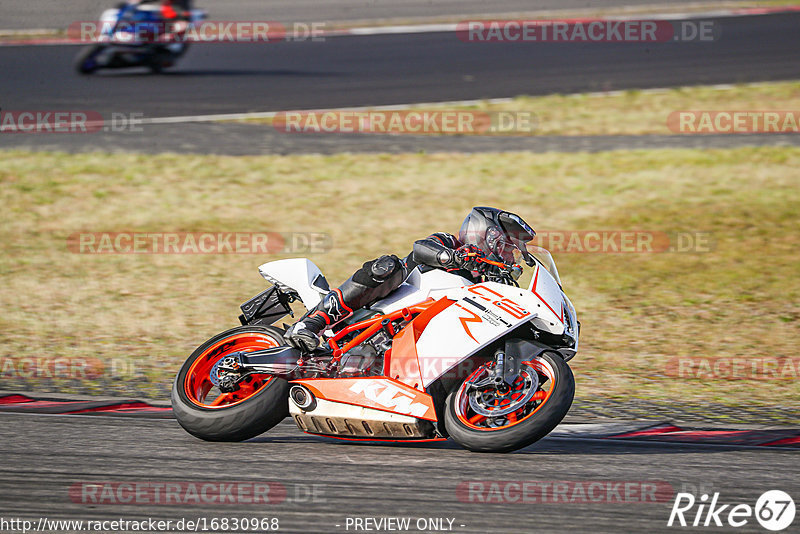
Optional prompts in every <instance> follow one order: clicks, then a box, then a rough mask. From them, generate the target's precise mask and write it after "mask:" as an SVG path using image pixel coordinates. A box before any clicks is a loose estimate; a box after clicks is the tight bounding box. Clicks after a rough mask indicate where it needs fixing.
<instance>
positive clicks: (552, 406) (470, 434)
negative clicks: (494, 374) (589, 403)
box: [444, 352, 575, 452]
mask: <svg viewBox="0 0 800 534" xmlns="http://www.w3.org/2000/svg"><path fill="white" fill-rule="evenodd" d="M492 365H494V362H490V363H488V364H485V365H483V366H481V367H479V368H478V369H477V370H476V371H475V372H474V373H472V374H471V375H470V376H468V377H467V378H466V379H465V380H464V382H463V383H462V384H461V386H460V387H459V388H458V389H456V390H455V391H453V392H451V393H450V395H449V396H448V397H447V401H446V403H447V405H446V409H445V417H444V419H445V427H446V429H447V431H448V432H449V434H450V437H452V438H453V439H454V440H455V441H456V442H457V443H458V444H460V445H461V446H462V447H464V448H466V449H469V450H471V451H474V452H510V451H514V450H517V449H521V448H523V447H527V446H528V445H530V444H531V443H533V442H535V441H538V440H540V439H542V438H543V437H544V436H546V435H547V434H549V433H550V432H551V431H552V430H553V429H554V428H555V427H556V426H557V425H558V424H559V423H560V422H561V420H562V419H564V416H566V415H567V412H568V411H569V408H570V406H571V405H572V399H573V397H574V396H575V378H574V377H573V375H572V370H571V369H570V368H569V366H568V365H567V363H566V362H565V361H564V359H563V358H561V357H560V356H559V355H558V354H556V353H554V352H543V353H541V354H540V355H538V356H536V357H533V358H530V359H528V360H523V362H522V366H521V367H520V372H519V375H517V377H516V379H515V380H514V383H513V384H512V385H508V384H505V383H504V384H502V385H501V386H500V387H498V388H496V387H495V386H493V385H490V386H485V387H476V385H477V384H479V383H480V382H481V380H482V379H483V378H485V377H486V376H487V375H488V374H489V373H490V371H491V366H492Z"/></svg>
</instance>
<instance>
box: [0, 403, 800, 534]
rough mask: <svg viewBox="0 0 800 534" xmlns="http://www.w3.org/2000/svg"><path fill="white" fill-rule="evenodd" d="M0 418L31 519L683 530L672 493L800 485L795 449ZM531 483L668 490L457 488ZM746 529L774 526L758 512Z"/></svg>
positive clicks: (727, 497) (16, 493) (21, 508)
mask: <svg viewBox="0 0 800 534" xmlns="http://www.w3.org/2000/svg"><path fill="white" fill-rule="evenodd" d="M0 424H2V425H3V427H4V428H6V429H10V428H13V429H14V431H13V432H6V433H4V438H3V440H2V444H1V445H0V452H1V453H2V458H3V462H2V467H0V492H2V495H3V496H4V499H3V500H4V502H3V507H2V508H3V516H4V517H6V518H8V517H18V518H26V519H32V520H33V521H38V519H39V518H40V517H47V518H48V519H50V520H53V519H67V518H68V519H84V520H89V519H91V520H98V519H109V520H111V519H128V520H135V519H139V520H141V519H146V518H154V519H162V520H172V521H176V520H178V519H180V518H187V519H196V518H199V517H205V518H208V519H209V520H210V518H213V517H228V518H231V517H258V518H262V517H268V518H271V517H277V518H278V519H279V522H280V531H281V532H348V531H349V532H353V531H354V530H353V527H352V526H351V528H350V530H346V529H345V526H346V520H347V518H348V517H351V518H353V517H360V518H364V517H384V516H391V517H408V518H411V520H412V525H413V524H414V522H416V521H417V519H419V518H450V519H454V521H453V530H452V532H474V533H518V532H565V531H567V530H570V531H574V532H614V533H616V532H645V531H647V532H679V531H681V530H686V529H680V528H676V527H672V528H668V527H667V526H666V523H667V520H668V518H669V512H670V510H671V506H672V500H673V498H674V492H680V491H682V490H688V491H690V492H695V493H697V492H703V491H705V492H712V493H713V492H719V493H720V497H719V502H720V503H749V504H750V505H751V506H752V505H754V504H755V501H756V499H757V498H758V496H759V495H761V493H763V492H764V491H766V490H770V489H782V490H783V491H786V492H788V493H789V494H794V495H797V493H798V490H800V481H799V480H798V478H797V476H796V474H797V458H798V456H797V452H796V451H795V452H791V451H788V450H775V449H758V448H736V447H725V446H699V445H679V444H664V443H661V444H657V443H642V442H639V443H634V442H624V443H620V442H602V443H600V442H598V440H582V439H578V438H576V439H572V438H546V439H544V440H542V441H540V442H539V443H537V444H534V445H533V446H531V447H528V448H527V449H524V450H522V451H519V452H517V453H513V454H507V455H499V454H498V455H494V454H491V455H484V454H475V453H470V452H467V451H465V450H463V449H460V448H459V447H457V446H456V445H455V444H453V443H452V442H443V443H434V444H429V445H422V446H420V445H417V446H409V445H403V446H383V445H381V446H375V445H363V444H357V443H348V442H338V441H334V440H329V439H321V438H316V437H312V436H307V435H304V434H302V433H300V431H298V430H297V429H296V428H295V427H294V425H293V424H291V423H290V422H289V421H286V422H284V423H282V424H281V425H279V426H278V427H276V428H275V429H273V431H271V432H268V433H267V434H264V435H262V436H260V437H258V438H255V439H253V440H251V441H249V442H245V443H235V444H232V443H207V442H203V441H199V440H197V439H195V438H193V437H191V436H189V435H188V434H186V433H185V432H184V431H183V430H182V429H181V428H180V427H179V426H178V424H177V422H175V421H174V420H171V419H167V420H163V419H162V420H158V419H139V418H114V417H105V416H46V415H28V414H25V415H23V414H8V413H5V414H0ZM520 480H529V481H530V480H536V481H548V482H555V481H574V482H582V483H584V484H588V483H589V482H590V481H604V482H613V481H625V482H641V481H649V482H656V483H658V484H659V487H667V488H671V489H670V491H669V492H668V494H667V495H666V496H664V497H663V498H661V497H659V498H658V499H657V501H658V502H655V503H652V502H648V503H641V502H633V503H629V504H621V503H619V502H600V503H585V502H580V500H579V499H577V500H575V501H572V500H571V501H570V502H559V503H558V504H553V503H546V504H541V503H527V504H520V503H496V502H492V503H481V502H469V499H468V498H466V497H465V494H463V493H457V488H458V487H459V484H460V483H462V482H466V481H520ZM110 482H111V483H120V482H122V483H129V484H135V483H149V484H151V485H157V484H161V483H167V482H172V483H174V482H194V483H196V484H198V485H199V484H201V483H207V482H212V483H214V482H216V483H228V482H258V483H264V482H276V483H279V484H282V485H283V488H285V491H286V494H285V496H286V499H285V500H282V499H280V500H282V502H279V503H267V504H264V503H260V504H257V505H253V504H241V503H240V504H231V503H226V504H218V503H215V504H203V505H200V506H198V505H196V504H194V501H192V500H190V499H189V498H188V496H187V495H186V494H183V493H181V495H183V496H184V497H186V499H185V500H183V501H181V502H182V504H175V502H174V500H173V501H172V502H171V503H169V504H159V505H155V504H149V503H147V498H141V499H139V500H140V503H138V504H137V502H136V500H137V498H134V499H133V502H130V503H124V504H123V503H120V502H118V501H117V500H116V497H113V498H111V497H108V496H106V497H102V496H101V497H98V498H99V499H100V502H95V503H92V502H91V497H85V496H84V493H82V491H84V490H83V489H81V488H84V486H82V484H87V483H88V484H92V483H94V484H98V485H99V484H108V483H110ZM314 484H316V487H313V486H312V485H314ZM664 484H667V485H668V486H664ZM71 488H72V492H70V490H71ZM76 488H77V489H76ZM275 494H276V493H273V495H275ZM509 495H511V498H513V496H514V494H513V493H510V494H509ZM658 495H661V492H660V491H659V493H658ZM151 497H152V496H151ZM111 500H114V502H110V501H111ZM245 500H246V499H245ZM465 501H467V502H465ZM186 502H189V503H190V504H185V503H186ZM693 517H694V515H693V513H692V514H691V515H687V518H688V519H689V520H691V519H693ZM723 520H724V514H723ZM445 524H447V523H446V522H445ZM336 525H340V526H339V527H337V526H336ZM461 525H464V526H463V527H462V526H461ZM706 530H710V531H713V532H717V531H720V530H722V529H713V528H711V529H706ZM790 530H791V529H790ZM790 530H787V531H786V532H789V531H790ZM414 531H417V530H415V529H412V530H411V532H414ZM423 531H430V530H423ZM693 531H694V530H693ZM726 531H730V528H728V530H726ZM736 531H737V532H764V530H763V529H761V527H760V526H759V525H758V524H757V523H756V522H755V520H754V519H753V518H751V519H750V522H749V524H748V525H747V526H745V527H743V528H739V529H736Z"/></svg>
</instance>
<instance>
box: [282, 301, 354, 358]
mask: <svg viewBox="0 0 800 534" xmlns="http://www.w3.org/2000/svg"><path fill="white" fill-rule="evenodd" d="M352 314H353V310H352V309H351V308H350V307H348V306H347V304H345V302H344V298H342V291H341V290H340V289H334V290H333V291H331V292H330V293H328V294H327V295H325V296H324V297H322V301H321V302H320V303H319V304H318V305H317V307H316V308H314V309H313V310H311V311H310V312H308V313H307V314H305V315H304V316H303V318H302V319H300V320H299V321H298V322H296V323H295V324H293V325H292V326H291V327H289V330H287V331H286V335H285V338H286V341H287V342H288V343H289V344H290V345H292V346H293V347H295V348H298V349H300V350H302V351H305V352H311V351H312V350H314V349H316V348H317V347H318V346H319V344H320V336H321V335H322V332H323V331H325V330H326V329H328V328H330V327H332V326H334V325H335V324H337V323H339V322H341V321H344V320H345V319H347V318H348V317H350V316H351V315H352Z"/></svg>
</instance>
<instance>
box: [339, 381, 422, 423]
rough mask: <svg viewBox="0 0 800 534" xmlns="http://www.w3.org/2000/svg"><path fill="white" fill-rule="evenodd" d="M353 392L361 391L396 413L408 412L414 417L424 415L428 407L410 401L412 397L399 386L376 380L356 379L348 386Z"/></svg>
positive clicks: (373, 400)
mask: <svg viewBox="0 0 800 534" xmlns="http://www.w3.org/2000/svg"><path fill="white" fill-rule="evenodd" d="M350 391H352V392H353V393H363V394H364V396H365V397H366V398H367V399H369V400H371V401H372V402H374V403H375V404H379V405H381V406H383V407H384V408H386V409H389V410H392V411H394V412H397V413H403V414H408V415H411V416H414V417H424V416H425V414H426V413H428V407H427V406H425V405H424V404H422V403H419V402H412V401H413V400H414V397H412V396H411V395H408V394H406V393H405V392H404V391H403V390H401V389H400V388H398V387H396V386H393V385H391V384H387V383H382V382H379V381H377V380H357V381H356V383H355V384H353V385H352V386H351V387H350Z"/></svg>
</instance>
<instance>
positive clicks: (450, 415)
mask: <svg viewBox="0 0 800 534" xmlns="http://www.w3.org/2000/svg"><path fill="white" fill-rule="evenodd" d="M476 261H478V262H479V263H478V266H479V269H480V271H481V272H482V273H483V281H482V282H481V283H478V284H473V283H472V282H470V281H469V280H466V279H464V278H462V277H460V276H457V275H455V274H452V273H448V272H445V271H442V270H438V269H433V270H426V271H425V272H423V271H422V270H420V269H419V268H417V269H415V270H414V271H412V272H411V274H410V275H409V276H408V278H407V279H406V281H405V282H404V283H403V284H402V285H401V286H400V287H399V288H398V289H397V290H395V291H394V292H393V293H392V294H390V295H389V296H388V297H386V298H385V299H383V300H381V301H379V302H377V303H375V304H373V305H372V306H371V307H370V308H369V309H362V310H356V312H355V313H354V314H353V316H352V317H351V318H350V319H349V320H348V321H346V324H344V325H342V326H341V327H339V328H338V330H337V331H336V332H331V331H329V332H327V333H326V342H327V343H326V344H327V346H325V347H324V348H322V349H317V350H315V351H314V352H313V353H310V354H303V353H301V352H300V351H299V350H297V349H295V348H290V347H288V346H285V342H284V338H283V334H284V332H285V331H284V330H282V329H279V328H276V327H273V326H270V325H271V324H272V323H274V322H275V321H276V320H277V319H278V318H280V317H282V316H285V315H286V314H287V313H290V312H291V310H290V307H289V304H290V303H291V302H293V301H295V300H300V301H302V303H303V305H304V306H305V307H306V308H307V309H312V308H313V307H315V306H316V305H317V304H318V303H319V301H320V299H321V296H323V295H325V294H326V293H327V292H328V291H329V287H328V283H327V281H326V280H325V277H324V276H323V275H322V273H321V272H320V271H319V269H318V268H317V267H316V266H315V265H314V264H313V263H312V262H311V261H309V260H307V259H292V260H281V261H276V262H270V263H265V264H263V265H261V266H260V267H259V270H260V272H261V274H262V276H264V278H266V279H267V280H268V281H270V282H272V283H273V286H272V287H271V288H269V289H268V290H266V291H264V292H263V293H261V294H260V295H258V296H256V297H254V298H253V299H251V300H250V301H248V302H246V303H245V304H243V305H242V306H241V309H242V311H243V314H242V315H241V316H240V321H241V323H242V325H243V326H241V327H237V328H234V329H232V330H228V331H227V332H223V333H221V334H219V335H217V336H215V337H213V338H211V339H210V340H208V341H207V342H206V343H204V344H203V345H201V346H200V347H199V348H198V349H197V350H195V351H194V353H192V355H191V356H190V357H189V359H188V360H187V361H186V363H184V365H183V367H182V368H181V370H180V372H179V373H178V376H177V377H176V380H175V383H174V386H173V390H172V405H173V410H174V413H175V416H176V418H177V420H178V422H179V423H180V424H181V425H182V426H183V427H184V429H186V430H187V431H188V432H189V433H191V434H193V435H195V436H197V437H200V438H202V439H206V440H211V441H238V440H244V439H248V438H251V437H253V436H256V435H258V434H261V433H262V432H265V431H266V430H268V429H269V428H271V427H272V426H274V425H276V424H277V423H279V422H280V421H281V420H283V419H284V418H285V417H286V416H287V415H290V414H291V416H292V418H293V419H294V421H295V423H296V424H297V426H298V427H299V428H300V429H301V430H303V431H304V432H308V433H311V434H319V435H326V436H331V437H337V438H345V439H363V440H370V441H373V440H390V441H399V440H403V441H409V440H410V441H414V440H437V439H445V438H447V437H448V436H449V437H452V438H453V439H454V440H455V441H456V442H458V443H459V444H461V445H462V446H464V447H466V448H468V449H470V450H473V451H493V452H505V451H512V450H516V449H519V448H522V447H525V446H527V445H529V444H531V443H533V442H534V441H536V440H538V439H541V438H542V437H544V436H545V435H547V434H548V433H549V432H550V431H551V430H552V429H553V428H555V426H556V425H557V424H558V423H559V422H561V420H562V419H563V418H564V416H565V415H566V414H567V411H568V410H569V408H570V405H571V403H572V399H573V396H574V391H575V382H574V378H573V376H572V372H571V370H570V368H569V366H568V365H567V363H566V362H567V361H568V360H569V359H570V358H572V357H573V356H574V355H575V353H576V351H577V347H578V333H579V326H580V325H579V324H578V322H577V319H576V315H575V310H574V308H573V306H572V304H571V303H570V301H569V299H568V298H567V297H566V295H565V294H564V293H563V291H562V289H561V284H560V280H559V277H558V272H557V270H556V267H555V264H554V262H553V261H552V257H551V256H550V254H549V253H548V252H547V251H545V250H543V249H540V251H539V252H538V253H537V254H536V255H535V261H534V258H531V259H530V260H529V261H531V262H532V263H533V265H532V267H533V268H534V272H533V273H532V279H531V283H530V286H529V287H528V289H527V290H523V289H521V288H520V287H519V286H518V284H517V282H516V280H517V279H518V278H519V275H520V274H521V272H522V269H521V267H520V266H519V265H516V264H503V263H499V262H494V261H490V260H487V259H486V258H483V257H480V256H478V257H476Z"/></svg>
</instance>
